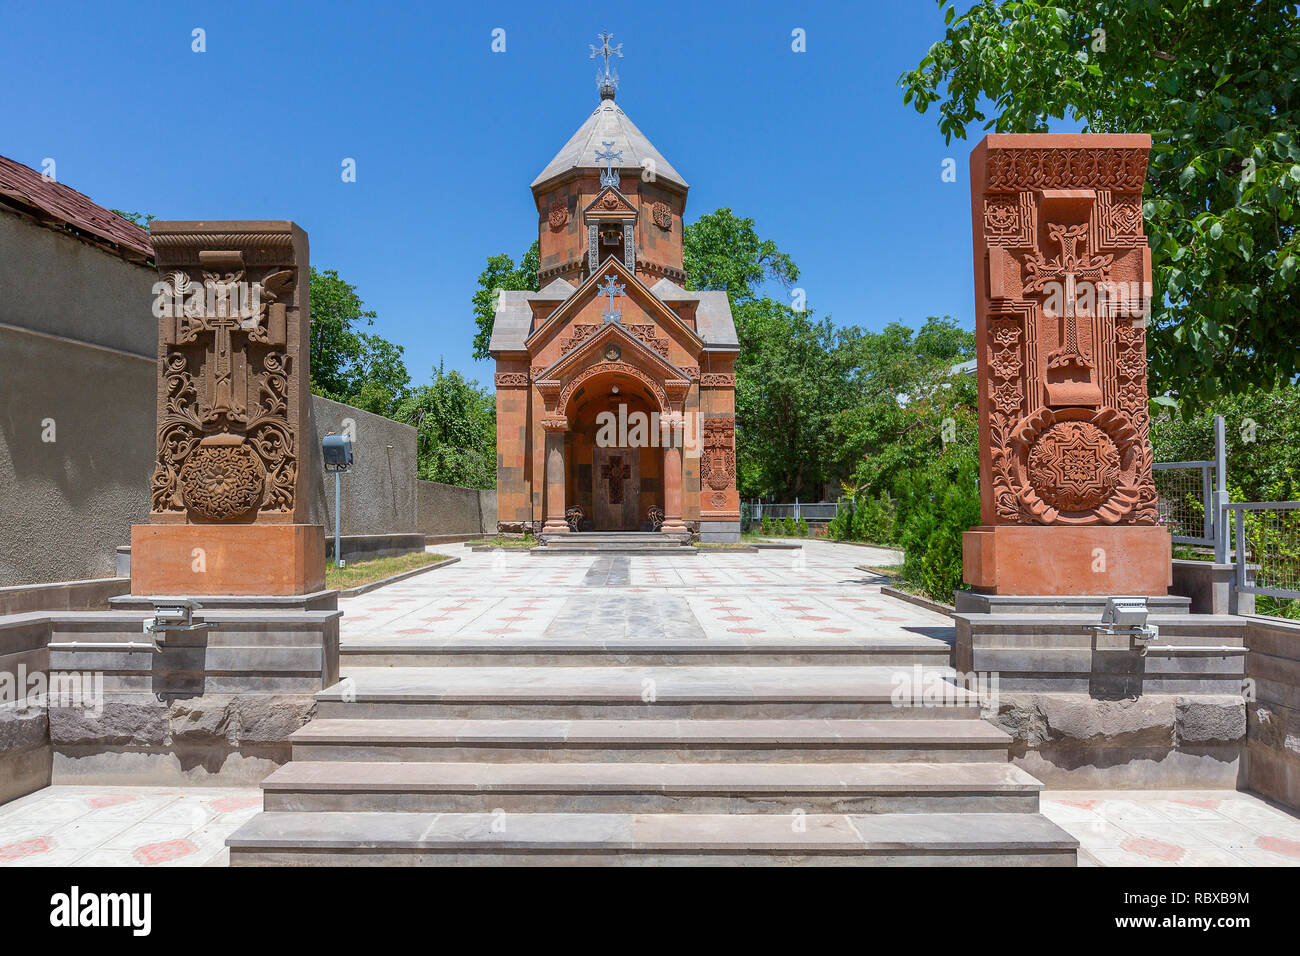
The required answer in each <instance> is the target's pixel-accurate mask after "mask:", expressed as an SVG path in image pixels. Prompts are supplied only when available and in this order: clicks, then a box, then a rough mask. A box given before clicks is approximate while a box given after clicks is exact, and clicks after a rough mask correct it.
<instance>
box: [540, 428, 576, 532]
mask: <svg viewBox="0 0 1300 956" xmlns="http://www.w3.org/2000/svg"><path fill="white" fill-rule="evenodd" d="M568 425H569V422H568V419H564V418H548V419H545V420H544V421H543V422H542V426H543V427H544V428H545V429H546V524H545V525H543V526H542V533H543V534H565V533H567V532H568V530H569V523H568V522H567V521H565V520H564V433H565V431H566V430H567V429H568Z"/></svg>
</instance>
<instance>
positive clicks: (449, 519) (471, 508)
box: [418, 481, 497, 537]
mask: <svg viewBox="0 0 1300 956" xmlns="http://www.w3.org/2000/svg"><path fill="white" fill-rule="evenodd" d="M418 488H419V491H418V496H419V519H420V520H419V528H420V532H421V533H422V534H424V535H426V536H429V537H441V536H444V535H479V534H496V530H497V493H496V489H487V490H480V489H477V488H461V487H459V486H457V485H444V484H443V483H442V482H440V481H421V482H419V484H418Z"/></svg>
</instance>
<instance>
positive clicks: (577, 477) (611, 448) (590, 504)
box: [565, 377, 664, 531]
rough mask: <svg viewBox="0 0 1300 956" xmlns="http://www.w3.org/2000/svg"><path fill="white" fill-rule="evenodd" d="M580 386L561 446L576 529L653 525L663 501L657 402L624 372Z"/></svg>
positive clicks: (645, 528)
mask: <svg viewBox="0 0 1300 956" xmlns="http://www.w3.org/2000/svg"><path fill="white" fill-rule="evenodd" d="M584 391H585V394H584V395H582V396H581V398H580V400H579V401H577V402H576V403H575V404H574V405H573V406H572V407H571V410H570V413H569V421H570V428H569V436H570V444H569V447H568V448H566V450H565V451H566V454H565V458H566V460H567V461H568V462H569V463H570V464H569V468H568V474H567V475H566V488H565V492H566V494H565V497H566V498H567V499H568V500H569V501H572V502H574V503H575V505H576V507H577V508H578V509H579V510H580V512H581V516H580V517H579V518H578V519H577V522H576V524H577V530H581V531H651V530H655V519H656V517H659V518H660V520H662V518H661V516H662V513H663V506H664V488H663V450H662V448H661V446H660V442H659V436H658V428H659V408H658V404H657V403H656V402H655V401H654V400H653V399H652V398H651V397H650V396H648V395H646V394H644V390H643V388H642V387H641V386H640V383H638V382H637V381H636V380H635V379H629V378H625V377H618V378H616V379H611V380H610V381H603V382H602V381H596V382H592V383H590V384H588V385H587V386H586V388H585V390H584ZM656 511H657V515H656V514H655V512H656Z"/></svg>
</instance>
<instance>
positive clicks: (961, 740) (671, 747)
mask: <svg viewBox="0 0 1300 956" xmlns="http://www.w3.org/2000/svg"><path fill="white" fill-rule="evenodd" d="M290 740H291V743H292V746H293V758H294V760H309V761H328V760H335V761H347V760H359V761H459V760H464V761H493V762H498V763H520V762H529V761H535V760H543V759H544V760H548V761H552V762H586V761H597V760H599V761H619V762H622V761H646V762H657V763H679V762H733V761H734V762H758V761H762V762H766V763H801V762H803V763H806V762H816V763H847V762H853V763H875V762H891V763H907V762H922V761H943V762H949V763H967V762H988V761H1001V762H1005V761H1006V760H1007V757H1008V748H1009V746H1010V743H1011V738H1010V737H1009V736H1008V735H1007V734H1006V733H1005V732H1003V731H1002V730H1000V729H998V728H997V727H994V726H993V725H992V724H990V723H988V722H987V721H983V720H977V719H972V720H926V719H920V720H916V719H894V720H765V719H750V720H660V719H654V718H642V719H633V720H486V719H478V720H420V719H411V718H408V719H370V720H366V719H348V718H335V719H329V718H321V719H317V720H315V721H313V722H312V723H310V724H308V725H307V726H305V727H303V728H301V729H300V730H298V731H296V732H295V733H294V734H293V736H292V737H291V738H290Z"/></svg>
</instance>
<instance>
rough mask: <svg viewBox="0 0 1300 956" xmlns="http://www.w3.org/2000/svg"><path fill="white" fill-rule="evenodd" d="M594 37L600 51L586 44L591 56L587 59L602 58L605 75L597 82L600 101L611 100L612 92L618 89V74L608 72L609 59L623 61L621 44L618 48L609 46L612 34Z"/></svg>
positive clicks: (600, 34)
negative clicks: (596, 39)
mask: <svg viewBox="0 0 1300 956" xmlns="http://www.w3.org/2000/svg"><path fill="white" fill-rule="evenodd" d="M596 35H597V36H599V37H600V49H597V48H596V47H595V46H592V45H591V44H590V43H589V44H587V46H588V47H590V49H591V56H589V57H588V59H589V60H594V59H596V57H598V56H599V57H604V59H605V75H604V76H602V77H600V80H599V85H600V96H601V99H613V97H614V91H615V90H616V89H617V88H618V74H617V73H615V72H613V71H612V70H610V68H609V58H610V57H611V56H616V57H618V58H619V59H620V60H621V59H623V44H621V43H620V44H619V45H618V46H610V45H609V41H610V40H612V39H614V34H612V33H598V34H596Z"/></svg>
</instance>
